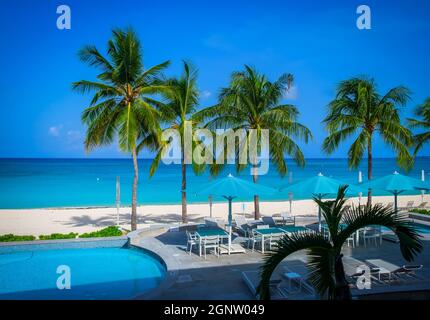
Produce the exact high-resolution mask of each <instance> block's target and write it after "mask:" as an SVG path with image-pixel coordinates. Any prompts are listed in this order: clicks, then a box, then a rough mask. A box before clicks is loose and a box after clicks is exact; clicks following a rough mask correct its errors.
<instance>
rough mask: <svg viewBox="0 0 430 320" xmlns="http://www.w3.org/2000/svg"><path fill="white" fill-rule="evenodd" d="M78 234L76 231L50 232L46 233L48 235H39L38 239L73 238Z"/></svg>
mask: <svg viewBox="0 0 430 320" xmlns="http://www.w3.org/2000/svg"><path fill="white" fill-rule="evenodd" d="M77 235H78V234H77V233H73V232H70V233H52V234H48V235H43V234H42V235H40V236H39V239H40V240H58V239H75V238H76V236H77Z"/></svg>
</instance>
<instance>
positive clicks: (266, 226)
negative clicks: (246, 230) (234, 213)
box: [257, 224, 270, 229]
mask: <svg viewBox="0 0 430 320" xmlns="http://www.w3.org/2000/svg"><path fill="white" fill-rule="evenodd" d="M268 228H270V226H269V225H268V224H259V225H257V229H268Z"/></svg>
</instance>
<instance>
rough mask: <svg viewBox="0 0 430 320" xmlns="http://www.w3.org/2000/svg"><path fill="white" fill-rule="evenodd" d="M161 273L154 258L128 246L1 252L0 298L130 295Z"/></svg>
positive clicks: (154, 282)
mask: <svg viewBox="0 0 430 320" xmlns="http://www.w3.org/2000/svg"><path fill="white" fill-rule="evenodd" d="M165 275H166V269H165V267H164V266H163V265H162V264H161V263H160V261H158V260H157V259H156V258H154V257H152V256H151V255H149V254H148V253H147V252H145V251H143V250H140V249H138V248H133V247H132V248H117V247H115V248H90V249H61V250H59V249H55V250H41V251H22V252H14V253H3V254H0V299H56V300H64V299H83V300H92V299H95V300H100V299H108V300H110V299H132V298H134V297H136V296H138V295H141V294H143V293H145V292H148V291H149V290H151V289H153V288H155V287H157V286H158V285H159V284H160V282H161V281H162V280H163V279H164V278H165ZM69 276H70V277H69ZM69 279H70V289H67V283H68V282H67V281H68V280H69ZM57 282H58V283H59V286H60V287H63V288H64V287H66V288H64V289H61V290H60V289H59V288H58V287H57Z"/></svg>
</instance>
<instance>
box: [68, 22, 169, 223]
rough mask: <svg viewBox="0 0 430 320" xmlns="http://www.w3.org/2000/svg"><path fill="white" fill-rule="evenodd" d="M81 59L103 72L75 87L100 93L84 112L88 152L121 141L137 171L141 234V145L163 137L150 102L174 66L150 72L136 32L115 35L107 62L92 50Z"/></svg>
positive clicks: (134, 204)
mask: <svg viewBox="0 0 430 320" xmlns="http://www.w3.org/2000/svg"><path fill="white" fill-rule="evenodd" d="M79 57H80V59H81V60H82V61H83V62H86V63H88V64H89V65H90V66H94V67H97V68H99V69H100V71H101V73H100V74H98V75H97V81H88V80H81V81H77V82H74V83H73V89H76V90H79V91H80V92H82V93H88V92H95V94H94V96H93V98H92V100H91V102H90V105H89V107H87V108H86V109H85V110H84V112H83V113H82V121H83V123H84V124H85V125H86V126H87V131H86V136H85V142H84V143H85V149H86V150H87V152H90V151H91V150H93V149H94V148H95V147H98V146H103V145H109V144H111V143H112V142H113V141H114V140H115V138H117V139H118V143H119V148H120V150H121V151H123V152H126V153H129V154H131V156H132V158H133V167H134V179H133V188H132V201H131V203H132V210H131V229H132V230H136V227H137V185H138V179H139V171H138V163H137V144H138V143H139V141H141V140H142V141H148V140H151V139H152V140H153V141H156V136H155V135H156V134H158V132H159V128H158V126H159V124H158V111H157V110H156V108H155V107H154V105H153V104H152V103H151V100H148V99H146V98H145V97H148V96H151V95H152V94H154V93H157V92H158V91H159V90H161V89H162V87H163V86H161V85H160V84H159V81H158V80H157V78H158V76H159V73H160V72H161V71H162V70H163V69H164V68H165V67H167V66H168V64H169V62H168V61H166V62H164V63H162V64H159V65H156V66H154V67H152V68H149V69H147V70H144V68H143V63H142V52H141V46H140V42H139V40H138V39H137V37H136V34H135V33H134V31H133V30H132V29H128V30H119V29H115V30H113V31H112V39H111V40H109V41H108V50H107V57H105V56H103V55H102V54H101V53H100V52H99V51H98V50H97V48H96V47H95V46H91V45H89V46H85V47H84V48H83V49H82V50H80V51H79ZM151 137H152V138H151Z"/></svg>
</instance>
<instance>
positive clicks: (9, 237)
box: [0, 233, 36, 242]
mask: <svg viewBox="0 0 430 320" xmlns="http://www.w3.org/2000/svg"><path fill="white" fill-rule="evenodd" d="M35 239H36V237H34V236H17V235H14V234H11V233H10V234H4V235H1V236H0V242H12V241H33V240H35Z"/></svg>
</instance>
